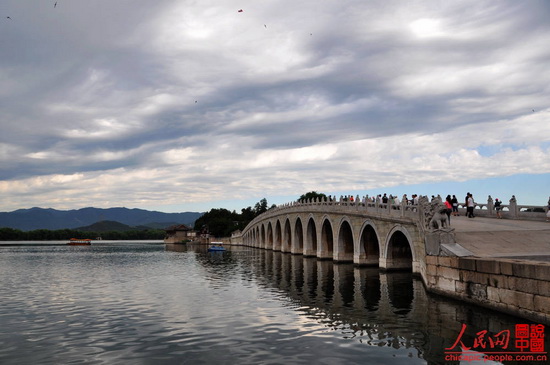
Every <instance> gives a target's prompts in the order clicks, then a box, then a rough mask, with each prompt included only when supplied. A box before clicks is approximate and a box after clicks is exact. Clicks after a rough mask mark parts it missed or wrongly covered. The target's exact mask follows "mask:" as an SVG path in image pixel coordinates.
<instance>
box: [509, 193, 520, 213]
mask: <svg viewBox="0 0 550 365" xmlns="http://www.w3.org/2000/svg"><path fill="white" fill-rule="evenodd" d="M509 209H510V214H511V215H512V218H517V217H518V202H517V201H516V196H515V195H512V198H511V199H510V206H509Z"/></svg>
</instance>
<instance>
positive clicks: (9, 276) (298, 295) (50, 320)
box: [0, 242, 548, 365]
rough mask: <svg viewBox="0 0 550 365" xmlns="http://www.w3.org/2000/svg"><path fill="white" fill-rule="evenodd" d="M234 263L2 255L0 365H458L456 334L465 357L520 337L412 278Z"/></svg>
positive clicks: (37, 252)
mask: <svg viewBox="0 0 550 365" xmlns="http://www.w3.org/2000/svg"><path fill="white" fill-rule="evenodd" d="M228 249H229V251H226V252H217V253H208V252H207V250H206V247H205V246H185V245H166V246H165V245H164V244H159V243H153V242H149V243H147V242H99V243H94V244H93V245H92V246H88V247H86V246H77V247H71V246H66V245H58V246H55V245H38V246H34V245H29V244H24V245H21V246H5V245H4V246H3V245H0V298H1V299H0V300H1V302H0V303H1V304H0V364H69V363H79V364H283V363H285V364H331V365H333V364H407V365H411V364H459V363H460V362H459V361H447V360H445V348H447V347H451V346H452V345H453V343H454V342H455V340H456V339H457V337H458V334H459V332H460V330H461V327H462V324H463V323H464V324H466V325H467V330H466V333H465V335H464V337H463V342H464V343H466V344H468V343H469V344H470V345H471V344H473V343H474V336H475V334H476V333H477V332H479V331H483V330H488V331H489V333H498V332H499V331H502V330H503V329H510V330H513V328H514V326H515V324H517V323H528V321H526V320H522V319H518V318H515V317H509V316H506V315H502V314H498V313H496V312H493V311H489V310H485V309H482V308H479V307H475V306H469V305H465V304H463V303H460V302H456V301H451V300H448V299H445V298H441V297H436V296H431V295H428V294H427V293H426V292H425V290H424V288H423V286H422V283H421V282H420V281H418V280H416V279H415V278H413V277H412V275H411V274H409V273H383V272H380V271H379V270H378V269H372V268H358V267H355V266H354V265H352V264H333V263H332V262H331V261H319V260H316V259H315V258H304V257H302V256H296V255H290V254H282V253H278V252H272V251H267V250H261V249H254V248H247V247H230V248H228ZM546 337H548V332H547V336H546ZM547 346H548V343H547ZM534 363H537V362H534ZM521 364H528V362H521ZM538 364H542V362H538Z"/></svg>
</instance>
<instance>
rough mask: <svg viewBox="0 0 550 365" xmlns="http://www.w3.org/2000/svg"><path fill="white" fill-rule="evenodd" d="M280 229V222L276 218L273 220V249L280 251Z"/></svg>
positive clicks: (281, 234)
mask: <svg viewBox="0 0 550 365" xmlns="http://www.w3.org/2000/svg"><path fill="white" fill-rule="evenodd" d="M282 236H283V233H282V229H281V222H280V221H279V220H278V219H277V220H276V221H275V231H274V232H273V250H274V251H281V241H282Z"/></svg>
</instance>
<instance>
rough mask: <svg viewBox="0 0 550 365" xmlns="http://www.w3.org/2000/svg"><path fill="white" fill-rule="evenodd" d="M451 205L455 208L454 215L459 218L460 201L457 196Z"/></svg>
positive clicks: (454, 196)
mask: <svg viewBox="0 0 550 365" xmlns="http://www.w3.org/2000/svg"><path fill="white" fill-rule="evenodd" d="M451 205H452V206H453V215H454V216H455V217H457V216H458V199H457V198H456V195H453V198H452V199H451Z"/></svg>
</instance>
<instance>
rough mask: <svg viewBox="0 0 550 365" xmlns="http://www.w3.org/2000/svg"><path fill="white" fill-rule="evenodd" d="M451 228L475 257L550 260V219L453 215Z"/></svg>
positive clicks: (463, 246) (463, 247)
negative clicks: (533, 219)
mask: <svg viewBox="0 0 550 365" xmlns="http://www.w3.org/2000/svg"><path fill="white" fill-rule="evenodd" d="M451 227H453V228H454V229H455V234H456V242H457V243H458V245H459V247H458V248H459V249H460V248H462V249H464V250H465V251H464V252H465V253H467V252H468V251H469V252H470V253H471V254H473V256H477V257H494V258H517V259H523V260H535V261H550V222H545V221H524V220H511V219H496V218H484V217H475V218H466V217H465V216H460V217H452V216H451ZM464 255H466V254H464Z"/></svg>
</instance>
